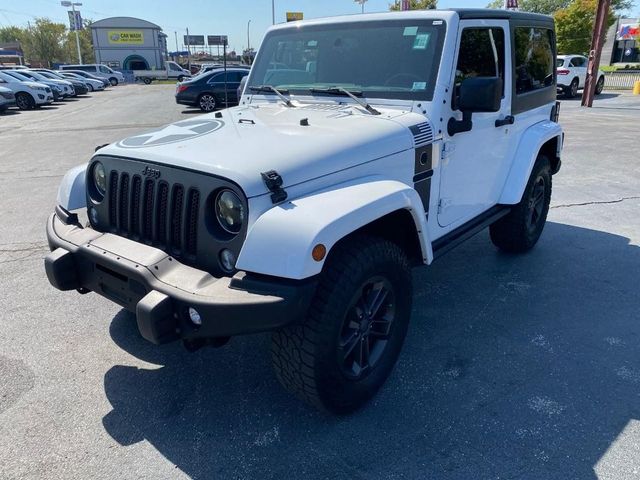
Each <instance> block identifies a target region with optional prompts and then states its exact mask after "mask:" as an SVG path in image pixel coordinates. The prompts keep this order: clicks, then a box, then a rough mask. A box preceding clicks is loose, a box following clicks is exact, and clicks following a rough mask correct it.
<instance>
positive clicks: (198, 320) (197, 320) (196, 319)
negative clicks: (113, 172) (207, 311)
mask: <svg viewBox="0 0 640 480" xmlns="http://www.w3.org/2000/svg"><path fill="white" fill-rule="evenodd" d="M189 318H190V319H191V321H192V322H193V324H194V325H198V326H200V325H202V317H200V314H199V313H198V311H197V310H196V309H195V308H193V307H189Z"/></svg>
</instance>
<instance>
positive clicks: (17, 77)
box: [5, 72, 33, 82]
mask: <svg viewBox="0 0 640 480" xmlns="http://www.w3.org/2000/svg"><path fill="white" fill-rule="evenodd" d="M5 73H6V74H7V75H10V76H12V77H13V78H14V79H15V80H20V81H21V82H32V81H33V79H31V78H29V77H27V76H26V75H22V74H20V73H18V72H5Z"/></svg>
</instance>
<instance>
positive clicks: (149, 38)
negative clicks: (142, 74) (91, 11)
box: [91, 17, 167, 71]
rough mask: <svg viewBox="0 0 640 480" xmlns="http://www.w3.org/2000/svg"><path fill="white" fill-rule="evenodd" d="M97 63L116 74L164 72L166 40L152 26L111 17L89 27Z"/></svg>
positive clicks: (132, 19) (136, 19)
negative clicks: (129, 71)
mask: <svg viewBox="0 0 640 480" xmlns="http://www.w3.org/2000/svg"><path fill="white" fill-rule="evenodd" d="M91 37H92V40H93V50H94V52H95V58H96V63H104V64H106V65H109V66H110V67H111V68H113V69H115V70H122V71H127V70H154V69H161V68H164V61H165V59H166V58H167V36H166V35H165V34H164V33H162V29H161V28H160V27H159V26H158V25H156V24H154V23H151V22H147V21H146V20H141V19H139V18H132V17H112V18H105V19H103V20H98V21H97V22H94V23H92V24H91Z"/></svg>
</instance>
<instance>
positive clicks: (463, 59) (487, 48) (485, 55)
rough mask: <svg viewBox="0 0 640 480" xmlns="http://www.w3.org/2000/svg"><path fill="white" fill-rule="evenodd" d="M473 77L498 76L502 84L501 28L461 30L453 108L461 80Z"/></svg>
mask: <svg viewBox="0 0 640 480" xmlns="http://www.w3.org/2000/svg"><path fill="white" fill-rule="evenodd" d="M473 77H500V78H501V79H502V81H503V85H504V31H503V30H502V29H501V28H498V27H493V28H465V29H464V30H463V31H462V35H461V37H460V52H459V53H458V65H457V66H456V78H455V91H454V98H453V105H454V108H455V105H456V101H457V96H458V90H459V88H460V85H461V84H462V81H463V80H465V79H467V78H473Z"/></svg>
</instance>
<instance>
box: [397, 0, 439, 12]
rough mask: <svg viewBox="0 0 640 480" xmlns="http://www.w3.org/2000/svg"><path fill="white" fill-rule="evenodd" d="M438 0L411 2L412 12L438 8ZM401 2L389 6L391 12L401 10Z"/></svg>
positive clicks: (412, 0)
mask: <svg viewBox="0 0 640 480" xmlns="http://www.w3.org/2000/svg"><path fill="white" fill-rule="evenodd" d="M437 4H438V0H411V10H433V9H435V8H436V7H437ZM400 5H401V2H400V0H398V1H396V2H394V3H392V4H391V5H389V10H391V11H398V10H400Z"/></svg>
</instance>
